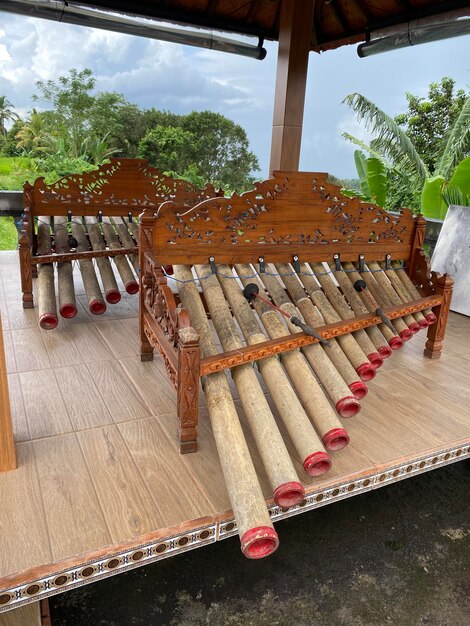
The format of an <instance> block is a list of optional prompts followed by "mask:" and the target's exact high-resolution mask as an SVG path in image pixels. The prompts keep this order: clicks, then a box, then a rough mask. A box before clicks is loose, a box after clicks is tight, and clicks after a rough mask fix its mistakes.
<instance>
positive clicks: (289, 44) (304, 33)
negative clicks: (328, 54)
mask: <svg viewBox="0 0 470 626" xmlns="http://www.w3.org/2000/svg"><path fill="white" fill-rule="evenodd" d="M281 2H282V5H281V14H280V20H279V52H278V59H277V75H276V92H275V96H274V117H273V134H272V142H271V162H270V172H271V174H272V172H273V171H274V170H298V169H299V159H300V142H301V137H302V122H303V117H304V101H305V87H306V82H307V69H308V54H309V50H310V40H311V37H312V25H313V7H314V4H315V2H314V0H281Z"/></svg>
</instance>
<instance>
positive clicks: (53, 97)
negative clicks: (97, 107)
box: [33, 69, 95, 158]
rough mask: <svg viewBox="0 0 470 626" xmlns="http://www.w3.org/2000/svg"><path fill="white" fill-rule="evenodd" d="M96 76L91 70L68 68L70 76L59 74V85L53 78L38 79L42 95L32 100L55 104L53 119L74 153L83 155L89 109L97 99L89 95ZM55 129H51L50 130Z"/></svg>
mask: <svg viewBox="0 0 470 626" xmlns="http://www.w3.org/2000/svg"><path fill="white" fill-rule="evenodd" d="M94 86H95V78H94V77H93V72H92V71H91V70H90V69H84V70H82V71H81V72H79V71H78V70H76V69H71V70H70V71H69V76H60V77H59V80H58V84H57V83H55V82H54V81H52V80H48V81H41V80H39V81H37V82H36V87H37V89H38V90H39V95H37V94H36V95H34V96H33V100H36V101H43V102H46V103H47V104H49V106H51V107H52V115H51V121H52V122H53V124H54V126H53V127H54V128H55V129H56V130H58V133H59V134H60V135H61V136H62V137H64V138H65V139H66V141H67V144H68V145H69V146H70V150H71V156H72V157H75V158H77V157H79V156H80V146H81V145H82V144H83V141H84V140H85V138H86V137H87V132H88V130H89V118H90V111H91V109H92V106H93V102H94V98H93V96H92V95H91V94H90V91H92V90H93V88H94ZM51 130H52V129H51Z"/></svg>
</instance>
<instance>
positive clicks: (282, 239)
mask: <svg viewBox="0 0 470 626" xmlns="http://www.w3.org/2000/svg"><path fill="white" fill-rule="evenodd" d="M299 207H300V211H299ZM299 215H300V216H301V217H300V218H299V219H297V220H296V219H295V217H296V216H299ZM302 215H303V217H302ZM305 215H307V218H305ZM306 220H307V222H308V223H313V224H315V229H316V231H315V233H314V234H315V236H311V235H309V234H308V233H305V224H306ZM378 224H379V225H378ZM425 226H426V222H425V220H424V219H423V218H422V217H421V216H419V217H413V215H412V214H411V212H410V211H408V210H407V209H404V210H403V211H402V212H401V214H400V215H399V216H395V215H392V214H389V213H387V212H386V211H384V209H382V208H380V207H378V206H375V205H372V204H369V203H362V202H361V201H360V200H359V199H358V198H347V197H346V196H343V195H342V194H341V191H340V188H339V187H337V186H335V185H332V184H330V183H329V182H328V181H327V177H326V174H321V173H305V172H275V173H274V178H273V179H270V180H267V181H264V182H262V183H256V184H255V189H254V190H253V191H251V192H247V193H244V194H242V195H236V194H234V195H232V196H231V197H230V198H223V197H214V198H209V199H207V200H204V201H202V202H200V203H198V204H196V205H195V206H193V207H192V208H189V209H188V208H187V207H185V206H182V205H181V204H178V203H176V202H174V201H172V202H165V203H162V205H161V206H160V207H159V209H158V211H157V212H156V213H154V212H153V211H152V212H151V211H149V210H145V211H144V213H143V214H142V215H141V217H140V230H139V233H140V241H139V244H140V246H139V248H140V266H141V269H142V271H141V291H140V304H141V306H140V314H139V324H140V333H141V358H142V360H148V359H151V358H152V352H153V348H157V349H158V350H159V352H160V353H161V355H162V357H163V360H164V363H165V366H166V368H167V371H168V375H169V377H170V380H172V382H173V384H174V385H175V387H176V389H177V394H178V418H179V425H178V432H179V442H180V450H181V452H192V451H195V450H196V449H197V442H196V425H197V421H198V401H197V400H198V394H199V382H198V381H199V379H200V378H201V377H203V376H207V375H210V374H212V373H214V372H218V371H220V370H222V369H230V368H232V367H236V366H237V365H241V364H243V363H247V362H251V361H257V360H259V359H262V358H265V357H268V356H272V355H274V354H279V353H282V352H286V351H288V350H293V349H295V348H299V347H302V346H306V345H309V344H311V343H315V342H317V341H318V340H317V339H315V338H314V337H311V336H309V335H306V334H304V333H298V334H296V335H290V336H286V337H283V338H281V339H276V340H269V341H265V342H263V343H260V344H256V345H254V346H247V347H245V348H242V349H240V350H237V351H233V352H224V353H221V354H219V355H216V356H211V357H206V358H202V359H201V358H200V351H199V346H198V342H197V338H196V337H195V333H194V334H193V335H191V341H190V342H189V343H187V342H188V339H187V337H188V332H187V331H188V327H189V320H188V319H187V316H186V315H185V311H184V309H180V308H177V304H176V301H175V297H174V295H173V294H172V292H171V290H170V289H169V288H168V286H167V284H166V278H165V276H164V274H163V272H162V269H161V268H162V266H165V265H170V264H173V263H175V264H177V263H184V264H187V265H189V264H197V263H201V264H207V263H209V262H210V261H211V260H212V263H213V264H217V263H229V264H233V263H246V262H257V261H258V259H259V258H260V257H263V258H264V259H265V261H266V262H275V261H283V262H292V261H295V260H299V261H331V260H333V255H334V254H339V255H340V258H341V260H346V261H353V260H354V261H357V260H358V254H359V253H360V254H364V255H365V257H366V258H365V260H366V262H367V258H369V259H372V258H373V259H374V260H377V259H378V260H385V259H386V258H387V257H388V258H391V259H402V260H404V261H405V262H406V265H407V271H408V272H409V275H410V277H411V278H412V280H414V282H415V283H416V284H417V285H418V287H419V289H420V290H421V292H422V294H423V295H424V296H425V297H423V298H420V299H417V300H414V301H412V302H409V303H407V304H404V305H401V306H394V307H389V308H386V309H385V313H386V314H387V315H388V316H389V317H390V318H391V319H394V318H396V317H402V316H403V315H407V314H410V313H415V312H417V311H422V310H424V309H427V308H433V309H434V312H435V314H436V316H437V318H438V321H437V323H436V324H435V325H433V326H431V327H430V329H429V332H428V341H427V343H426V350H425V355H426V356H428V357H430V358H437V357H438V356H439V355H440V350H441V348H442V341H443V337H444V332H445V325H446V322H447V316H448V312H449V304H450V296H451V291H452V280H451V279H450V278H449V277H448V276H444V277H440V276H437V275H431V273H430V268H429V261H428V259H427V258H426V256H425V255H424V252H423V249H422V247H423V242H424V229H425ZM234 229H235V230H236V234H235V235H234V234H233V233H234ZM267 229H268V230H267ZM287 229H288V230H287ZM246 232H249V233H250V235H249V237H250V240H249V241H246V240H245V241H239V239H240V237H242V236H244V235H245V233H246ZM267 233H269V235H268V234H267ZM325 233H328V235H329V237H330V238H329V239H326V237H325ZM358 234H359V236H358ZM234 237H235V240H234ZM318 238H320V240H319V239H318ZM356 238H357V241H356ZM372 255H373V256H372ZM380 322H381V319H380V318H379V317H376V316H375V315H373V314H371V315H362V316H357V317H354V318H352V319H350V320H348V321H343V322H337V323H334V324H328V325H325V326H322V327H320V328H317V330H318V332H319V333H320V335H321V336H322V337H324V338H329V337H337V336H338V335H342V334H346V333H349V332H353V331H355V330H359V329H360V328H366V327H368V326H372V325H375V324H378V323H380ZM183 329H184V330H183ZM189 355H191V356H189ZM187 389H190V390H191V392H190V393H187Z"/></svg>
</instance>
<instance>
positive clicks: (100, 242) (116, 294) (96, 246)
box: [85, 217, 121, 304]
mask: <svg viewBox="0 0 470 626" xmlns="http://www.w3.org/2000/svg"><path fill="white" fill-rule="evenodd" d="M85 224H86V227H87V232H88V237H89V238H90V243H91V247H92V249H93V250H106V243H105V241H104V238H103V234H102V233H101V230H100V227H99V224H98V221H97V219H96V218H95V217H85ZM96 262H97V265H98V270H99V273H100V276H101V282H102V283H103V288H104V294H105V298H106V302H109V303H110V304H116V303H117V302H119V301H120V300H121V292H120V291H119V288H118V286H117V283H116V278H115V276H114V272H113V268H112V267H111V261H110V260H109V258H108V257H97V259H96Z"/></svg>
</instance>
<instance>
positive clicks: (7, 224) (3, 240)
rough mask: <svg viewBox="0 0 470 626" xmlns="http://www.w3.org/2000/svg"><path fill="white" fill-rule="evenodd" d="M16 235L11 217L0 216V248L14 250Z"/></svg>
mask: <svg viewBox="0 0 470 626" xmlns="http://www.w3.org/2000/svg"><path fill="white" fill-rule="evenodd" d="M17 244H18V235H17V230H16V226H15V222H14V220H13V218H12V217H0V250H15V248H16V246H17Z"/></svg>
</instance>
